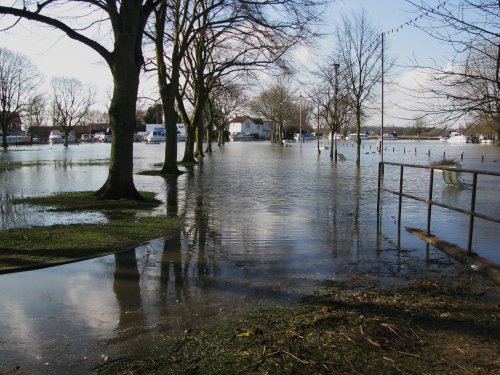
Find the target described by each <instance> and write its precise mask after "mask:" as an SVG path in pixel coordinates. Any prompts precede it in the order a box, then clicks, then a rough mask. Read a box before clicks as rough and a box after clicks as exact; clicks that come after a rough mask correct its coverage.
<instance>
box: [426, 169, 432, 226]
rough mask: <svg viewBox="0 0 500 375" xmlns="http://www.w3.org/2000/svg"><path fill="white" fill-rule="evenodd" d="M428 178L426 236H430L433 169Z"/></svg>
mask: <svg viewBox="0 0 500 375" xmlns="http://www.w3.org/2000/svg"><path fill="white" fill-rule="evenodd" d="M430 170H431V174H430V176H429V197H428V199H427V235H428V236H429V235H430V234H431V214H432V190H433V189H434V168H431V169H430Z"/></svg>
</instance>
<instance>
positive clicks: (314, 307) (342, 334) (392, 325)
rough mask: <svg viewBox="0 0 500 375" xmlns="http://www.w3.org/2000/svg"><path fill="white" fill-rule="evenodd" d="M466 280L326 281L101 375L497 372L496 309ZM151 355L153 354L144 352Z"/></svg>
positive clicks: (166, 342)
mask: <svg viewBox="0 0 500 375" xmlns="http://www.w3.org/2000/svg"><path fill="white" fill-rule="evenodd" d="M482 293H483V292H475V291H472V290H471V289H470V288H468V287H466V286H460V287H455V286H450V285H446V284H443V283H438V282H435V281H417V282H414V283H412V284H411V285H410V286H407V287H405V288H404V289H400V290H396V291H394V290H392V291H387V290H381V289H367V290H352V289H344V288H343V287H342V286H336V285H330V286H327V287H325V288H324V289H323V290H322V291H321V293H319V294H318V295H316V296H313V297H309V298H306V299H304V300H303V301H302V302H301V303H299V304H296V305H292V306H285V307H275V308H272V309H267V310H259V311H255V312H253V313H251V314H250V315H249V316H247V317H245V318H243V319H242V318H238V317H229V318H226V319H221V320H220V321H219V322H218V323H216V324H215V325H212V326H210V327H207V328H205V329H202V330H201V331H199V332H196V333H186V334H185V335H180V336H177V337H175V336H174V337H170V338H168V337H167V338H165V336H164V335H162V340H160V342H159V343H151V342H150V343H149V345H146V347H144V350H146V351H147V350H148V346H149V347H152V346H158V345H159V350H157V351H155V352H154V353H149V354H144V355H143V356H141V355H137V352H134V356H133V357H125V358H122V359H120V360H116V361H111V362H110V363H108V364H106V365H104V366H102V367H100V368H98V369H97V370H98V372H99V373H100V374H143V373H155V374H445V373H446V374H448V373H453V374H469V373H473V374H492V373H495V372H496V371H498V368H499V366H500V360H499V357H498V353H499V350H500V339H499V338H500V325H499V321H498V320H499V312H500V311H499V306H498V305H497V304H495V303H491V302H487V301H484V300H482V299H481V294H482ZM146 353H147V352H146Z"/></svg>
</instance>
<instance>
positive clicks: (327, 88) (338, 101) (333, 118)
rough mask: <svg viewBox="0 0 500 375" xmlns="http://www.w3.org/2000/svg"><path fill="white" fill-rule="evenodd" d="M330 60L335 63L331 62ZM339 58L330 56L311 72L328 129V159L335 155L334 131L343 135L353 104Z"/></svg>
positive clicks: (351, 114)
mask: <svg viewBox="0 0 500 375" xmlns="http://www.w3.org/2000/svg"><path fill="white" fill-rule="evenodd" d="M330 60H333V61H335V63H333V64H332V63H331V62H330ZM339 60H340V59H339V58H330V59H329V60H328V61H327V62H325V63H324V64H321V66H319V67H318V69H317V70H316V71H315V72H314V73H313V74H314V75H315V76H316V77H317V78H318V80H319V82H318V84H317V93H316V97H317V99H316V100H317V103H318V105H319V106H320V116H321V117H322V118H323V120H324V123H325V124H326V126H327V128H328V129H329V130H330V159H334V157H335V153H334V152H335V151H336V148H335V147H334V141H335V140H334V137H335V133H337V134H344V135H345V134H346V133H347V131H348V128H349V125H350V124H351V122H352V118H353V106H351V102H350V97H349V86H348V84H347V82H348V78H349V77H348V75H347V72H348V70H347V69H341V65H340V64H338V61H339ZM335 160H336V159H335Z"/></svg>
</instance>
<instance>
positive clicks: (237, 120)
mask: <svg viewBox="0 0 500 375" xmlns="http://www.w3.org/2000/svg"><path fill="white" fill-rule="evenodd" d="M246 120H252V121H253V123H254V124H257V125H262V124H264V121H263V120H262V119H261V118H258V117H250V116H246V115H244V116H236V117H235V118H233V119H232V120H231V121H229V123H230V124H234V123H241V122H245V121H246Z"/></svg>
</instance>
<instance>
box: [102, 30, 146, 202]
mask: <svg viewBox="0 0 500 375" xmlns="http://www.w3.org/2000/svg"><path fill="white" fill-rule="evenodd" d="M133 26H136V25H130V27H133ZM123 27H125V28H126V26H123ZM134 36H135V38H134ZM141 40H142V31H141V32H140V33H139V32H135V33H134V31H133V30H130V29H129V28H126V30H124V31H123V34H121V35H120V36H117V39H116V41H115V50H114V52H113V61H112V64H111V72H112V74H113V80H114V90H113V97H112V99H111V105H110V108H109V122H110V124H109V125H110V128H111V130H112V132H113V137H112V144H111V155H110V159H109V174H108V178H107V180H106V182H105V183H104V185H103V186H102V187H101V188H100V189H99V190H98V191H97V192H96V193H95V194H96V195H97V196H98V197H99V198H101V199H142V197H141V195H140V194H139V192H138V191H137V189H136V188H135V185H134V178H133V177H134V174H133V159H134V155H133V145H134V144H133V139H134V131H135V126H136V119H135V109H136V102H137V91H138V88H139V74H140V70H141V66H142V63H143V58H142V50H141Z"/></svg>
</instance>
